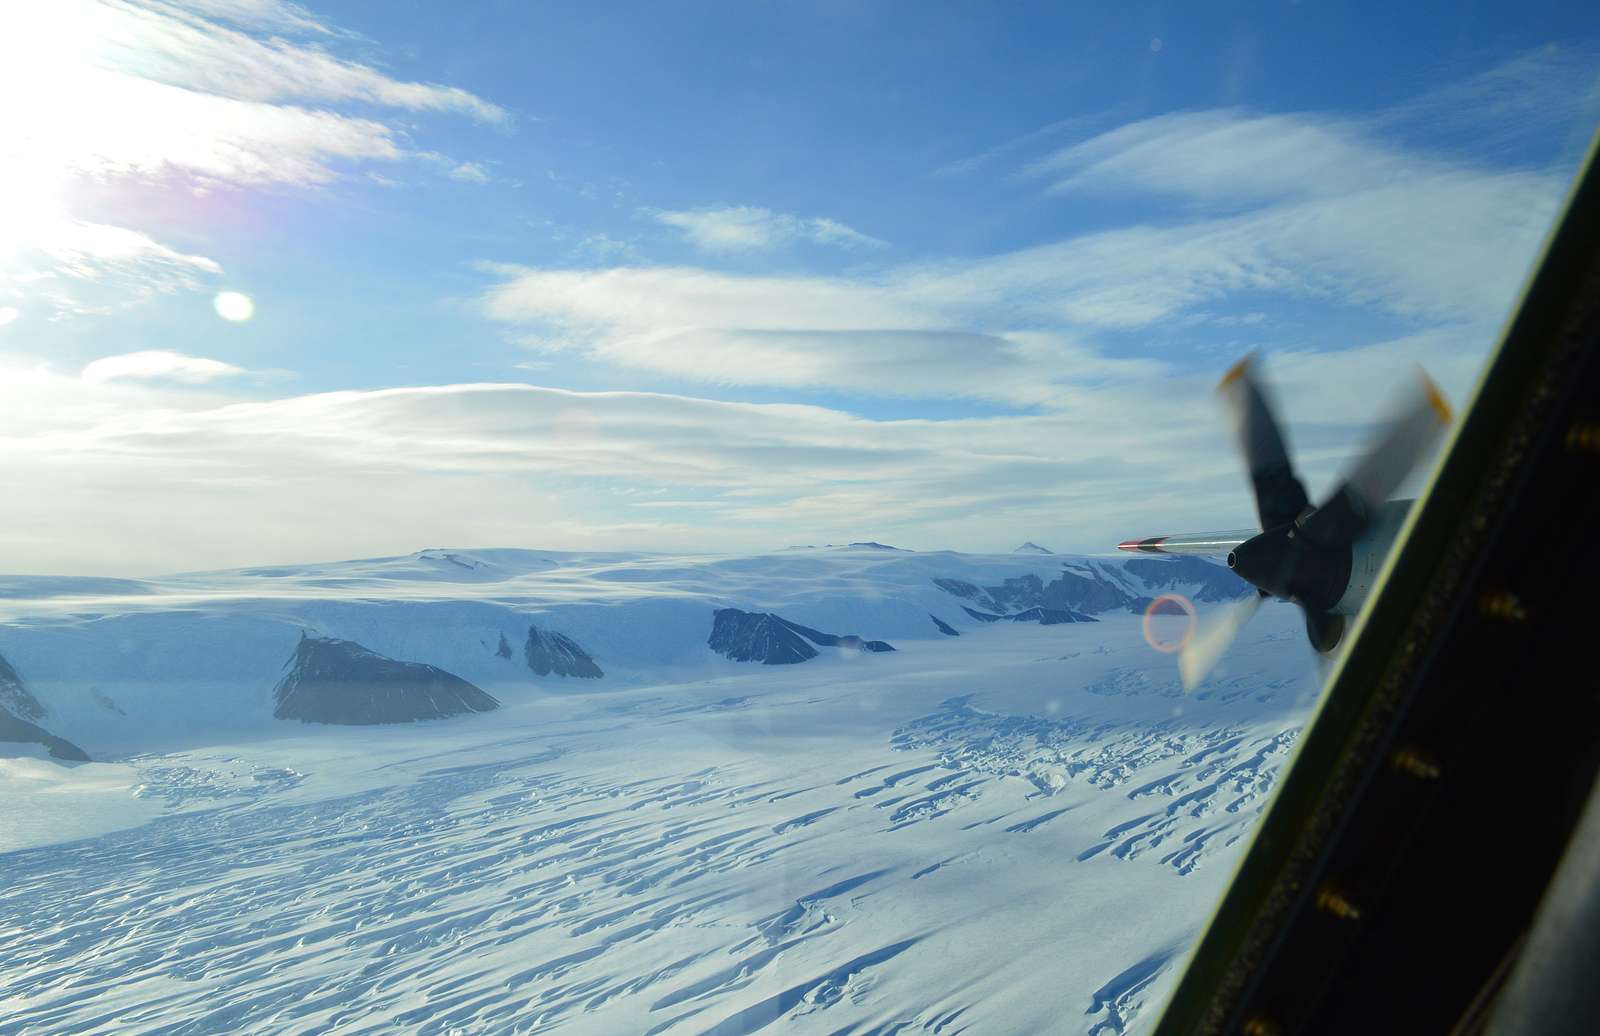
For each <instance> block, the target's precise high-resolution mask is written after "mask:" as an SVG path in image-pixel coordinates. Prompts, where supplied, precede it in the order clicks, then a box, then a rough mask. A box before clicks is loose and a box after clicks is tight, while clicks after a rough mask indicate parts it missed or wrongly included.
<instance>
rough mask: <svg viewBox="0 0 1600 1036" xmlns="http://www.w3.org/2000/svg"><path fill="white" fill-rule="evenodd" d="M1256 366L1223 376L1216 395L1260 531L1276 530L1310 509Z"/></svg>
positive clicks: (1250, 361) (1245, 364) (1249, 361)
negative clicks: (1234, 443) (1244, 472)
mask: <svg viewBox="0 0 1600 1036" xmlns="http://www.w3.org/2000/svg"><path fill="white" fill-rule="evenodd" d="M1254 361H1255V357H1254V356H1253V355H1251V356H1246V357H1245V358H1244V359H1242V360H1240V361H1239V362H1238V363H1236V364H1234V365H1233V367H1232V369H1230V370H1229V371H1228V373H1227V374H1225V375H1223V377H1222V382H1221V384H1219V385H1218V386H1217V392H1218V393H1219V394H1220V395H1221V396H1222V402H1223V406H1224V407H1225V408H1226V409H1227V411H1228V416H1229V418H1230V419H1231V421H1232V423H1233V427H1234V433H1235V435H1237V437H1238V441H1239V450H1240V452H1241V453H1243V454H1244V460H1245V467H1246V468H1247V469H1248V470H1249V472H1250V483H1251V486H1252V487H1253V488H1254V489H1255V494H1256V513H1257V514H1258V515H1259V516H1260V518H1261V527H1262V528H1263V529H1271V528H1273V527H1275V526H1278V525H1283V524H1284V523H1286V522H1292V521H1294V520H1295V518H1297V517H1298V516H1299V515H1300V512H1302V511H1304V510H1305V509H1306V504H1307V503H1308V500H1307V498H1306V489H1305V486H1303V485H1301V483H1300V480H1299V479H1298V478H1297V477H1295V473H1294V464H1293V463H1292V462H1291V461H1290V460H1289V448H1288V446H1287V445H1286V444H1285V443H1284V438H1283V431H1282V429H1281V427H1280V426H1279V424H1278V418H1277V416H1276V414H1275V413H1274V412H1273V406H1272V401H1271V400H1270V399H1269V398H1268V396H1267V393H1266V390H1265V389H1263V388H1262V386H1261V383H1260V382H1258V381H1257V380H1256V378H1255V375H1254V373H1253V369H1252V368H1253V365H1254Z"/></svg>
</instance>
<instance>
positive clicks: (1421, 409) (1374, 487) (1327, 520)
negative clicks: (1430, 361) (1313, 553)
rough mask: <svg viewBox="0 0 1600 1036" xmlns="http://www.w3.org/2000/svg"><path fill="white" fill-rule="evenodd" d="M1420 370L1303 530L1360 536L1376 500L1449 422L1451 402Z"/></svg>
mask: <svg viewBox="0 0 1600 1036" xmlns="http://www.w3.org/2000/svg"><path fill="white" fill-rule="evenodd" d="M1417 373H1418V379H1417V384H1416V386H1415V387H1414V388H1413V389H1412V391H1411V392H1410V393H1408V394H1407V395H1406V396H1405V397H1403V399H1402V401H1401V403H1400V405H1399V406H1398V407H1396V408H1395V416H1394V418H1393V419H1392V420H1391V421H1390V422H1389V424H1388V425H1387V427H1386V428H1385V429H1384V431H1383V433H1382V434H1380V435H1379V436H1378V437H1377V438H1375V439H1374V440H1373V441H1372V442H1371V443H1370V444H1369V445H1368V446H1367V449H1366V451H1365V452H1364V453H1363V454H1362V455H1361V459H1360V460H1358V461H1357V462H1356V464H1355V466H1354V467H1353V468H1351V469H1350V473H1349V474H1348V475H1347V476H1346V477H1345V479H1344V481H1343V482H1341V483H1340V484H1339V487H1338V488H1337V489H1335V490H1334V491H1333V495H1332V496H1330V497H1329V498H1328V501H1327V503H1325V504H1323V505H1322V506H1321V507H1319V508H1317V510H1316V513H1314V514H1312V515H1310V516H1309V517H1308V518H1307V519H1306V520H1305V522H1304V525H1303V528H1304V530H1305V534H1306V536H1307V537H1308V538H1309V539H1311V540H1312V541H1313V542H1316V543H1321V544H1325V545H1329V546H1333V545H1342V544H1348V543H1351V542H1353V541H1354V540H1355V539H1356V538H1357V537H1358V536H1360V535H1361V533H1362V532H1364V531H1365V530H1366V528H1367V526H1368V525H1369V524H1371V521H1372V516H1373V514H1374V513H1376V511H1377V509H1378V506H1379V505H1380V504H1382V503H1383V502H1384V501H1385V500H1387V499H1389V497H1390V495H1391V494H1393V493H1394V491H1395V490H1396V489H1399V488H1400V483H1402V482H1404V481H1405V480H1406V477H1407V476H1408V475H1410V474H1411V472H1412V471H1413V470H1414V469H1415V468H1416V466H1417V465H1418V464H1419V463H1421V461H1422V459H1423V458H1424V457H1426V456H1427V455H1428V452H1429V451H1430V450H1432V449H1433V447H1434V445H1435V444H1436V443H1437V442H1438V441H1439V436H1440V435H1442V434H1443V433H1444V430H1445V428H1446V427H1447V426H1448V425H1449V424H1450V404H1448V403H1446V402H1445V399H1444V396H1443V395H1442V394H1441V393H1440V392H1439V388H1438V386H1436V385H1435V384H1434V383H1433V382H1432V381H1431V380H1429V378H1428V375H1427V374H1425V373H1423V372H1422V371H1420V370H1419V371H1418V372H1417Z"/></svg>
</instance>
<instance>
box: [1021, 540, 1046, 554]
mask: <svg viewBox="0 0 1600 1036" xmlns="http://www.w3.org/2000/svg"><path fill="white" fill-rule="evenodd" d="M1011 553H1013V554H1054V553H1055V551H1053V550H1051V549H1050V548H1049V547H1041V546H1039V545H1038V544H1037V543H1035V542H1033V541H1032V540H1029V541H1028V542H1026V543H1024V544H1023V545H1022V546H1020V547H1018V548H1017V549H1016V550H1014V551H1012V552H1011Z"/></svg>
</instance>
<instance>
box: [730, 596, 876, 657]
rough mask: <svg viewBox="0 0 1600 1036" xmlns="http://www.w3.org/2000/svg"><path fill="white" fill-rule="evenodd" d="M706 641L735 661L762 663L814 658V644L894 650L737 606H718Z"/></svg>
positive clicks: (861, 639) (869, 641) (815, 652)
mask: <svg viewBox="0 0 1600 1036" xmlns="http://www.w3.org/2000/svg"><path fill="white" fill-rule="evenodd" d="M706 643H707V644H708V645H710V647H711V650H713V651H715V652H716V653H717V654H719V655H722V656H724V657H725V658H729V659H731V660H733V661H735V662H760V663H761V664H762V665H793V664H795V663H798V662H805V661H808V660H810V659H813V658H816V657H817V649H816V648H815V647H813V646H812V645H813V644H816V645H818V646H821V647H842V648H853V649H855V650H857V651H874V652H876V651H893V650H894V647H893V646H892V645H890V644H887V643H885V642H883V641H881V640H864V639H863V638H861V637H857V636H854V635H845V636H838V635H835V634H832V633H823V632H822V631H820V630H814V629H812V628H811V627H809V626H802V625H800V624H799V623H796V622H790V621H789V620H788V619H785V618H783V617H782V616H779V615H773V614H771V613H770V612H747V611H740V610H739V609H738V608H719V609H717V612H716V615H715V616H714V618H713V621H712V624H711V636H710V637H709V638H708V639H707V640H706Z"/></svg>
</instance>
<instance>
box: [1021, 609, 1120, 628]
mask: <svg viewBox="0 0 1600 1036" xmlns="http://www.w3.org/2000/svg"><path fill="white" fill-rule="evenodd" d="M1006 618H1008V619H1010V620H1011V621H1012V622H1037V623H1038V624H1039V625H1041V626H1057V625H1060V624H1061V623H1063V622H1099V621H1100V620H1099V619H1097V618H1095V617H1094V616H1093V615H1085V614H1084V613H1082V612H1075V611H1068V610H1067V609H1065V608H1028V609H1026V610H1024V611H1020V612H1017V613H1016V614H1014V615H1007V616H1006Z"/></svg>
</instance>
